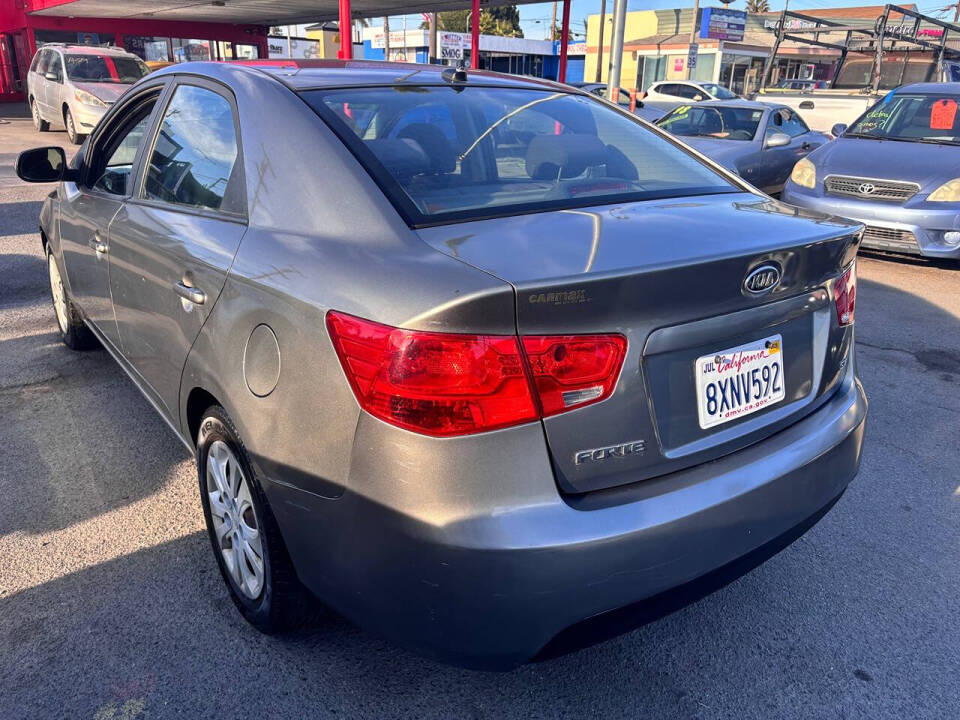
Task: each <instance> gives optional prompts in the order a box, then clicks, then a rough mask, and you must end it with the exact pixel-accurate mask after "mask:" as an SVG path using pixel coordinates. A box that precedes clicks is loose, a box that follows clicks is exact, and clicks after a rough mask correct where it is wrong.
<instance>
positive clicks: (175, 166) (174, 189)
mask: <svg viewBox="0 0 960 720" xmlns="http://www.w3.org/2000/svg"><path fill="white" fill-rule="evenodd" d="M237 155H238V151H237V134H236V129H235V126H234V119H233V109H232V108H231V106H230V102H229V101H228V100H227V99H226V98H225V97H223V96H222V95H220V94H218V93H215V92H213V91H212V90H208V89H206V88H202V87H197V86H194V85H181V86H179V87H178V88H177V89H176V91H175V92H174V94H173V97H172V98H171V100H170V104H169V105H168V106H167V109H166V112H164V114H163V121H162V122H161V125H160V132H159V134H158V136H157V141H156V143H155V144H154V148H153V153H152V154H151V156H150V163H149V165H148V166H147V177H146V181H145V183H144V197H146V198H148V199H151V200H160V201H162V202H167V203H173V204H176V205H185V206H188V207H192V208H201V209H207V210H223V211H225V212H240V211H241V208H240V207H239V202H238V200H237V192H238V190H239V187H238V186H239V184H240V179H239V178H238V177H235V175H236V173H237V171H238V170H239V164H238V163H237ZM231 189H232V192H230V191H231ZM225 199H226V200H225Z"/></svg>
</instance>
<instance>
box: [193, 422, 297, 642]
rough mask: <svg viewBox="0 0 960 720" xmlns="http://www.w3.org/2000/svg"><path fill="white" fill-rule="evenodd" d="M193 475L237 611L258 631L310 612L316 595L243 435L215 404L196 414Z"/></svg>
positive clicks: (289, 625)
mask: <svg viewBox="0 0 960 720" xmlns="http://www.w3.org/2000/svg"><path fill="white" fill-rule="evenodd" d="M197 475H198V479H199V482H200V499H201V502H202V503H203V516H204V518H205V520H206V523H207V533H208V535H209V536H210V544H211V546H212V547H213V554H214V556H215V557H216V560H217V566H218V567H219V568H220V574H221V575H222V576H223V580H224V582H225V583H226V584H227V587H228V588H229V591H230V598H231V599H232V600H233V603H234V604H235V605H236V606H237V609H238V610H239V611H240V613H241V614H242V615H243V616H244V617H245V618H246V619H247V621H248V622H249V623H250V624H251V625H253V626H254V627H255V628H257V629H258V630H260V631H262V632H265V633H274V632H279V631H282V630H287V629H290V628H293V627H297V626H299V625H302V624H303V623H304V622H306V621H307V620H309V619H310V616H311V614H312V610H313V609H314V607H315V602H314V601H313V600H312V598H311V597H310V596H309V594H308V593H307V591H306V588H304V587H303V585H302V584H301V583H300V580H299V579H298V578H297V574H296V571H295V570H294V568H293V563H292V561H291V560H290V556H289V554H288V553H287V548H286V545H285V544H284V542H283V538H282V537H281V535H280V528H279V527H278V525H277V521H276V518H275V517H274V516H273V512H272V511H271V510H270V505H269V503H268V502H267V498H266V496H265V495H264V493H263V488H262V487H261V485H260V481H259V478H258V477H257V475H256V473H255V472H254V470H253V466H252V465H251V463H250V458H249V456H248V455H247V450H246V448H245V447H244V445H243V441H242V440H240V436H239V433H238V432H237V429H236V427H234V425H233V422H232V421H231V420H230V417H229V416H228V415H227V413H226V411H225V410H224V409H223V408H222V407H220V406H219V405H213V406H211V407H210V408H208V409H207V410H206V412H204V414H203V419H202V420H201V421H200V431H199V433H198V437H197Z"/></svg>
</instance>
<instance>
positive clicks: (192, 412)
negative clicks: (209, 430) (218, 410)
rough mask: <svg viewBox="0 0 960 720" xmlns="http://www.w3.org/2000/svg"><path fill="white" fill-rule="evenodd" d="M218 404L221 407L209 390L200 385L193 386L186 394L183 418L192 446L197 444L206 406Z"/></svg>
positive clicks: (221, 404)
mask: <svg viewBox="0 0 960 720" xmlns="http://www.w3.org/2000/svg"><path fill="white" fill-rule="evenodd" d="M214 405H219V406H220V407H223V403H221V402H220V401H219V400H218V399H217V397H216V396H215V395H214V394H213V393H211V392H210V391H209V390H207V389H205V388H202V387H194V388H192V389H191V390H190V392H189V393H188V395H187V402H186V407H185V411H184V412H185V419H186V423H187V432H188V433H189V435H188V437H189V440H190V444H191V445H193V447H194V448H196V446H197V434H198V433H199V432H200V421H201V420H202V419H203V414H204V413H205V412H206V411H207V409H208V408H210V407H212V406H214Z"/></svg>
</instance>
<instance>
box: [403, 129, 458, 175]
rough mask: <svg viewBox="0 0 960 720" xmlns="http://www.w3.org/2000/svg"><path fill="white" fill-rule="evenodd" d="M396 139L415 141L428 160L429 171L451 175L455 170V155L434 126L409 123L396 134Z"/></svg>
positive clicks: (445, 139) (446, 140)
mask: <svg viewBox="0 0 960 720" xmlns="http://www.w3.org/2000/svg"><path fill="white" fill-rule="evenodd" d="M397 137H398V138H404V139H408V140H413V141H415V142H416V143H417V144H418V145H419V146H420V148H421V149H422V150H423V152H424V153H426V155H427V158H428V159H429V160H430V170H431V171H432V172H435V173H451V172H453V171H454V170H456V169H457V153H456V152H455V151H454V149H453V145H451V144H450V141H449V140H448V139H447V136H446V135H444V134H443V131H442V130H441V129H440V128H438V127H437V126H436V125H429V124H427V123H411V124H410V125H407V126H406V127H405V128H403V129H402V130H400V132H398V133H397Z"/></svg>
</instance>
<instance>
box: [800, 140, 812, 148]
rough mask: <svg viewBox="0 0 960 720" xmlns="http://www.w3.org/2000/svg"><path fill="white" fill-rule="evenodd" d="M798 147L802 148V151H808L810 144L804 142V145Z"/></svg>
mask: <svg viewBox="0 0 960 720" xmlns="http://www.w3.org/2000/svg"><path fill="white" fill-rule="evenodd" d="M800 147H802V148H803V149H804V150H809V149H810V143H808V142H805V143H804V144H803V145H801V146H800Z"/></svg>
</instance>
